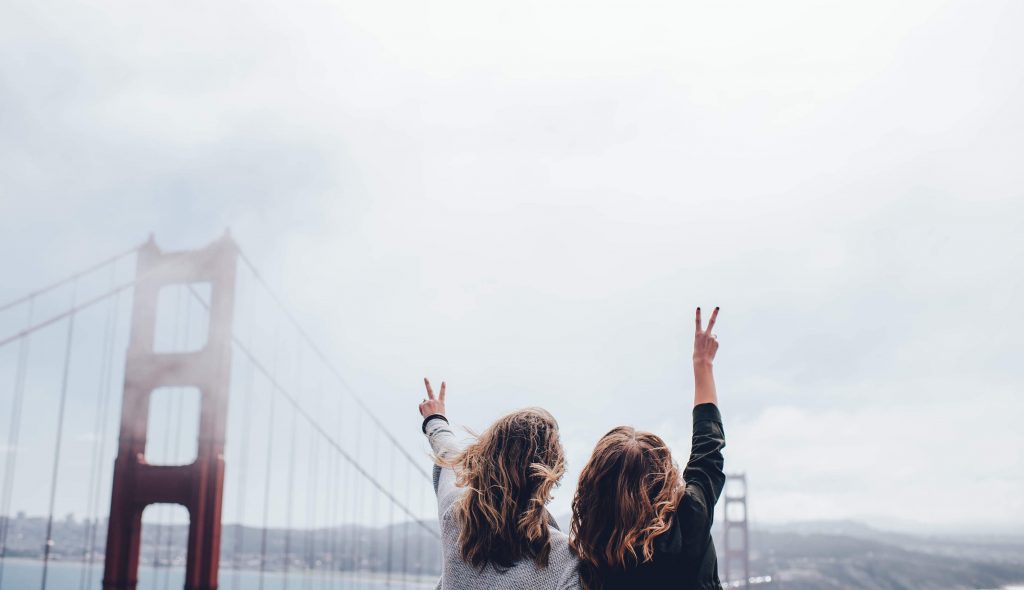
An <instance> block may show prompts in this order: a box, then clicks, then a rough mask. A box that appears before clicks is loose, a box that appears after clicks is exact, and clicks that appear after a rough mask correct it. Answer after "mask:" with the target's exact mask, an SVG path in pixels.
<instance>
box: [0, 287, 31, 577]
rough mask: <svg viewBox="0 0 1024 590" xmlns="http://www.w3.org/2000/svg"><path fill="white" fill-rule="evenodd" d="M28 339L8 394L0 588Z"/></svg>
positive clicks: (0, 499) (0, 502) (20, 351)
mask: <svg viewBox="0 0 1024 590" xmlns="http://www.w3.org/2000/svg"><path fill="white" fill-rule="evenodd" d="M34 311H35V299H34V298H33V299H30V300H29V305H28V318H27V319H26V324H28V325H31V324H32V314H33V312H34ZM30 344H31V338H28V337H26V338H25V339H24V340H22V341H21V344H20V345H19V346H18V361H17V368H16V369H15V372H14V393H13V395H12V396H11V397H12V399H11V427H10V429H9V430H8V432H7V449H6V451H7V460H6V461H5V465H4V484H3V486H4V487H3V493H2V495H0V518H3V521H2V522H0V588H2V587H3V583H4V562H5V561H6V557H7V532H8V530H9V529H10V521H11V500H12V495H13V493H14V469H15V468H16V467H17V460H18V439H19V437H20V433H21V409H22V402H23V401H24V399H25V375H26V371H27V366H28V354H29V345H30Z"/></svg>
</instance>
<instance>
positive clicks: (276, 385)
mask: <svg viewBox="0 0 1024 590" xmlns="http://www.w3.org/2000/svg"><path fill="white" fill-rule="evenodd" d="M188 288H189V290H190V291H191V292H192V294H193V295H194V296H195V297H196V298H197V299H198V300H199V301H200V303H202V304H203V305H204V306H207V307H208V305H209V304H207V303H206V301H204V300H203V298H202V297H201V296H200V295H199V293H198V292H196V290H195V289H194V288H193V287H192V286H191V285H189V286H188ZM231 340H232V342H234V344H235V347H236V348H237V349H238V351H239V352H241V353H242V354H243V355H245V356H246V357H247V358H248V359H249V361H250V362H252V364H253V365H254V366H255V367H256V369H257V370H258V371H259V372H260V373H262V374H263V376H264V377H265V378H266V379H267V380H268V381H269V382H270V384H271V385H272V388H271V391H273V392H277V393H280V394H281V396H282V397H283V398H284V399H285V401H287V402H288V403H289V405H291V406H292V407H293V408H295V409H296V411H297V412H298V413H299V415H300V416H301V417H302V418H303V419H304V420H305V421H306V422H308V423H309V425H310V426H311V427H312V428H313V430H315V431H316V432H317V433H319V434H320V436H322V437H323V438H324V439H325V440H326V441H327V442H328V444H330V445H331V446H332V447H334V448H335V449H336V450H337V451H338V452H339V453H341V455H342V456H343V457H344V458H345V460H346V461H348V462H349V463H350V464H351V465H352V466H353V467H354V468H355V469H356V471H358V472H359V473H360V475H362V476H363V477H364V478H365V479H366V480H367V481H369V482H370V484H371V485H372V486H373V487H374V488H376V489H377V491H379V492H380V493H381V494H382V495H383V496H384V497H386V498H387V499H388V500H390V501H391V502H394V503H395V504H396V505H398V507H399V508H401V509H402V511H403V512H405V513H406V514H407V515H408V516H410V517H412V518H416V515H415V513H413V512H412V511H411V510H409V508H408V507H406V506H405V505H404V504H403V503H402V502H400V501H399V500H398V498H396V497H395V495H394V494H392V493H391V492H389V491H388V490H387V488H386V487H385V486H384V485H383V484H381V482H380V481H378V480H377V478H375V477H374V476H373V475H371V474H370V472H369V471H367V469H366V468H365V467H363V466H362V465H361V464H359V462H358V461H356V460H355V459H354V458H353V457H352V455H351V454H350V453H349V452H348V451H346V450H345V449H344V448H343V447H342V446H341V445H340V444H339V443H338V441H337V440H335V439H334V437H332V436H331V435H330V433H329V432H327V430H326V429H325V428H324V427H323V426H321V425H320V423H319V422H318V421H317V420H316V419H315V418H314V417H313V416H312V415H311V414H310V413H309V412H308V411H306V410H305V409H304V408H302V405H301V404H300V403H299V401H298V400H297V399H296V397H295V395H294V394H292V393H291V392H290V391H289V390H287V389H285V387H284V386H283V385H282V384H281V382H280V381H279V380H278V379H277V377H275V376H274V375H273V374H272V373H271V371H269V370H268V369H267V368H266V367H265V366H264V365H263V363H261V362H260V361H259V359H258V358H257V357H256V355H254V354H253V353H252V351H250V350H249V347H247V346H246V345H245V344H244V343H243V342H242V341H241V339H239V338H238V336H236V335H235V334H234V333H232V334H231ZM275 341H276V339H275ZM275 356H276V355H275ZM376 433H377V434H378V435H379V434H381V433H382V431H381V430H377V431H376ZM384 434H385V436H387V433H386V432H385V433H384ZM268 436H269V433H268ZM376 446H379V445H375V447H376ZM268 485H269V483H268ZM419 524H420V526H421V527H422V528H423V529H424V530H426V531H428V532H430V534H431V535H433V536H435V537H438V538H440V535H439V534H438V533H437V531H434V530H433V529H431V528H429V527H428V526H426V525H425V524H423V523H419Z"/></svg>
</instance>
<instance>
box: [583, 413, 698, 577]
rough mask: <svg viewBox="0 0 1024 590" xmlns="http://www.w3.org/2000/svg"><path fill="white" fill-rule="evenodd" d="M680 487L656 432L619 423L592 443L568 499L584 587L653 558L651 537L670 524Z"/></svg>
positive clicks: (666, 450)
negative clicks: (570, 500) (569, 500)
mask: <svg viewBox="0 0 1024 590" xmlns="http://www.w3.org/2000/svg"><path fill="white" fill-rule="evenodd" d="M683 491H684V486H683V479H682V476H681V474H680V471H679V466H678V465H676V463H675V461H673V460H672V453H671V452H670V451H669V449H668V446H667V445H666V444H665V441H663V440H662V439H661V438H660V437H658V436H657V435H654V434H651V433H650V432H638V431H637V430H636V429H634V428H632V427H630V426H619V427H618V428H614V429H612V430H611V431H610V432H608V434H606V435H604V436H603V437H602V438H601V440H600V441H598V443H597V446H596V447H595V448H594V453H593V454H592V455H591V457H590V460H589V461H588V462H587V465H586V466H585V467H584V468H583V472H582V473H581V474H580V480H579V485H578V486H577V487H576V495H575V497H574V498H573V502H572V512H573V516H572V527H571V529H570V539H569V546H570V548H572V550H573V551H574V552H575V553H576V555H577V556H578V557H579V558H580V582H581V583H582V585H583V587H584V588H585V590H600V589H601V588H602V584H601V576H600V572H602V571H622V570H626V569H629V568H631V567H634V566H636V565H638V564H640V563H644V562H647V561H650V560H651V559H652V558H653V557H654V540H655V538H656V537H657V536H658V535H661V534H662V533H665V532H667V531H668V530H669V528H670V527H671V526H672V513H673V512H675V510H676V508H677V507H678V505H679V501H680V499H681V498H682V496H683Z"/></svg>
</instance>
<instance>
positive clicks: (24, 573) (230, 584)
mask: <svg viewBox="0 0 1024 590" xmlns="http://www.w3.org/2000/svg"><path fill="white" fill-rule="evenodd" d="M84 567H87V566H83V564H81V563H50V568H49V573H48V574H47V583H46V586H47V588H48V589H50V590H79V589H80V588H81V584H82V578H83V576H82V572H83V568H84ZM42 577H43V566H42V564H41V563H40V562H38V561H26V560H16V559H7V560H5V563H4V578H3V582H2V586H0V590H40V587H41V586H40V585H41V583H42ZM394 577H397V578H399V580H398V581H395V580H394V579H393V580H392V582H391V583H390V584H388V583H387V582H386V581H385V580H383V579H371V578H368V577H353V576H349V575H338V576H333V577H332V576H327V575H324V574H322V573H317V574H311V575H309V576H303V575H302V574H299V573H294V572H293V573H291V574H289V575H288V577H287V582H286V580H285V575H284V574H283V573H281V572H267V573H265V574H264V577H263V590H284V589H285V588H289V589H291V590H424V589H426V588H433V587H434V583H435V582H429V581H426V580H424V581H420V582H402V581H401V580H400V578H401V574H393V578H394ZM102 579H103V566H102V564H100V565H95V566H93V568H92V584H91V585H90V586H89V589H90V590H98V589H99V588H100V581H101V580H102ZM259 581H260V573H259V572H254V571H249V570H238V571H236V570H226V569H221V572H220V588H221V590H255V589H256V588H259V587H260V584H259ZM184 584H185V570H184V569H183V568H153V567H149V566H140V567H139V585H138V590H175V589H179V588H182V587H183V586H184Z"/></svg>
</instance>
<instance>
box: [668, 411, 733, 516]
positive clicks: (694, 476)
mask: <svg viewBox="0 0 1024 590" xmlns="http://www.w3.org/2000/svg"><path fill="white" fill-rule="evenodd" d="M723 448H725V431H724V430H723V429H722V414H721V413H719V411H718V407H716V406H715V404H701V405H699V406H697V407H695V408H694V409H693V443H692V446H691V448H690V460H689V461H688V462H687V463H686V469H684V470H683V481H684V482H685V483H686V493H685V494H684V496H683V499H682V501H681V502H680V505H679V510H678V511H677V513H676V517H677V519H679V520H681V522H678V524H679V525H680V527H681V528H682V529H683V531H685V532H688V533H689V534H691V535H694V534H708V533H709V532H710V531H711V522H712V520H713V519H714V516H715V504H717V503H718V497H719V496H721V495H722V488H724V487H725V471H724V465H725V460H724V459H723V457H722V449H723Z"/></svg>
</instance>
